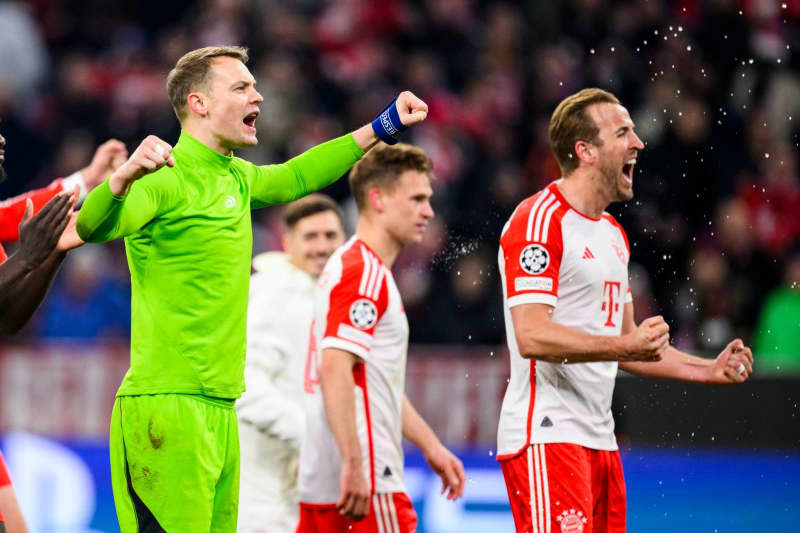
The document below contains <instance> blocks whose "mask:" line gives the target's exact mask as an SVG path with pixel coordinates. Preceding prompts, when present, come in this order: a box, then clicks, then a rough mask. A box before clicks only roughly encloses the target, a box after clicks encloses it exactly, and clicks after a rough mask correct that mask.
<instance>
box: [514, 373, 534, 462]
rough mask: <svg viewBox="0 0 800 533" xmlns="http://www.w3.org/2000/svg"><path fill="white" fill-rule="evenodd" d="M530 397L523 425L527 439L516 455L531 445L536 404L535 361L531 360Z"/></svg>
mask: <svg viewBox="0 0 800 533" xmlns="http://www.w3.org/2000/svg"><path fill="white" fill-rule="evenodd" d="M530 373H531V397H530V400H529V403H528V422H527V423H526V424H525V429H526V432H527V434H528V437H527V438H526V439H525V445H524V446H522V448H521V449H520V450H519V452H517V453H522V452H523V451H524V450H525V448H526V447H527V446H528V445H529V444H530V443H531V431H532V429H533V428H532V425H533V404H534V403H536V359H531V368H530Z"/></svg>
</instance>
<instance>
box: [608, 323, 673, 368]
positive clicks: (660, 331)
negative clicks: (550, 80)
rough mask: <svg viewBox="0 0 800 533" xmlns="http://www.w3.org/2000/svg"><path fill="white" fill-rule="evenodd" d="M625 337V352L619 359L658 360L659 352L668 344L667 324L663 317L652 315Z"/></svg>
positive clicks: (659, 357) (662, 351)
mask: <svg viewBox="0 0 800 533" xmlns="http://www.w3.org/2000/svg"><path fill="white" fill-rule="evenodd" d="M626 337H627V340H628V343H627V350H626V352H627V353H626V354H625V355H624V356H622V357H620V358H619V360H620V361H660V360H661V354H663V353H664V350H666V349H667V347H668V346H669V326H668V325H667V323H666V322H665V321H664V318H663V317H661V316H652V317H650V318H648V319H645V320H643V321H642V323H641V324H639V327H637V328H636V330H634V331H632V332H631V333H629V334H628V335H626Z"/></svg>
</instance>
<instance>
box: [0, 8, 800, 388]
mask: <svg viewBox="0 0 800 533" xmlns="http://www.w3.org/2000/svg"><path fill="white" fill-rule="evenodd" d="M211 44H242V45H245V46H248V47H249V49H250V56H251V60H250V63H249V66H250V68H251V70H252V71H253V73H254V75H255V76H256V78H257V80H258V89H259V91H260V92H261V93H262V95H263V96H264V103H263V104H262V105H261V116H260V117H259V119H258V123H257V126H258V131H259V139H260V144H259V146H258V147H256V148H254V149H250V150H247V151H242V152H241V153H240V154H239V155H241V156H242V157H245V158H247V159H250V160H252V161H254V162H256V163H271V162H281V161H283V160H285V159H287V158H289V157H291V156H293V155H295V154H297V153H299V152H301V151H303V150H305V149H307V148H309V147H311V146H313V145H315V144H318V143H319V142H322V141H324V140H327V139H329V138H332V137H334V136H338V135H341V134H343V133H345V132H347V131H350V130H353V129H355V128H356V127H358V126H360V125H362V124H364V123H366V122H368V121H370V120H371V119H372V118H373V117H374V115H375V114H376V113H377V112H378V111H380V110H381V109H382V108H383V107H384V106H385V105H386V103H387V102H388V101H389V100H391V98H393V97H394V96H395V95H396V94H397V92H398V91H399V90H403V89H409V90H412V91H413V92H415V93H416V94H417V95H418V96H420V97H421V98H423V99H424V100H425V101H426V102H427V103H428V105H429V106H430V114H429V118H428V120H427V121H426V122H425V123H424V124H423V125H422V126H420V127H415V128H414V129H413V130H412V131H411V132H410V135H408V137H407V139H406V140H407V141H408V142H411V143H414V144H417V145H419V146H421V147H422V148H424V149H425V150H426V151H427V152H428V154H430V155H431V157H432V158H433V161H434V165H435V173H436V178H437V180H436V184H435V197H434V207H435V209H436V213H437V218H436V219H435V223H434V224H432V225H431V226H430V227H429V230H428V235H427V237H426V240H425V242H424V243H423V244H422V245H421V246H418V247H415V248H413V249H410V250H408V251H407V252H405V253H404V254H403V255H402V256H401V257H400V259H399V260H398V262H397V266H396V268H395V276H396V278H397V281H398V284H399V286H400V289H401V291H402V293H403V297H404V301H405V305H406V310H407V312H408V315H409V320H410V324H411V337H412V342H415V343H450V344H453V343H457V344H463V345H501V344H503V343H504V326H503V313H502V297H501V290H500V282H499V276H498V273H497V263H496V254H497V242H498V238H499V234H500V230H501V228H502V226H503V224H504V223H505V221H506V219H507V218H508V217H509V215H510V214H511V212H512V210H513V209H514V207H515V206H516V205H517V204H518V203H519V202H520V201H521V200H522V199H523V198H525V197H526V196H528V195H530V194H533V193H534V192H536V191H537V190H539V189H540V188H542V187H543V186H545V185H546V184H547V183H548V182H550V181H551V180H553V179H556V178H558V177H559V170H558V167H557V165H556V163H555V160H554V159H553V157H552V156H551V154H550V149H549V144H548V134H547V130H548V121H549V117H550V113H551V112H552V110H553V109H554V107H555V105H556V104H557V103H558V102H559V101H560V100H561V99H562V98H563V97H565V96H567V95H569V94H571V93H573V92H575V91H577V90H579V89H581V88H583V87H587V86H597V87H602V88H604V89H607V90H610V91H612V92H614V93H615V94H616V95H617V96H618V97H619V98H620V99H621V100H622V102H623V104H624V105H626V106H627V107H628V109H629V110H630V111H631V115H632V117H633V119H634V121H635V123H636V125H637V131H638V132H639V134H640V136H641V137H642V139H643V140H644V141H645V143H646V149H645V150H644V151H643V153H642V154H641V155H640V157H639V164H638V165H637V168H636V174H635V177H634V187H635V192H636V198H635V199H634V200H633V201H631V202H628V203H626V204H619V205H613V206H612V207H611V208H610V211H611V212H612V213H613V214H614V215H615V216H617V217H618V218H619V220H620V221H621V222H622V224H623V225H624V227H625V228H626V231H627V233H628V236H629V240H630V243H631V246H632V261H633V262H632V264H631V270H630V271H631V276H632V281H633V284H632V288H633V292H634V295H635V308H636V313H637V318H638V319H642V318H644V317H646V316H650V315H653V314H657V313H660V314H663V315H665V317H666V318H667V320H668V322H669V323H670V324H671V326H672V336H673V339H674V343H675V344H676V345H678V346H679V347H681V348H684V349H688V350H693V351H698V352H701V353H708V354H712V353H715V352H716V351H718V350H719V349H720V348H721V347H722V346H724V344H726V343H727V342H728V341H729V340H730V339H731V338H733V337H734V336H739V337H742V338H743V339H745V341H746V342H748V343H753V345H754V351H755V352H756V354H757V357H758V369H759V372H776V373H783V372H792V371H797V372H800V246H799V245H798V241H800V161H799V158H798V155H799V154H800V149H799V148H798V146H800V3H798V2H795V1H793V0H787V2H786V3H782V2H781V1H779V0H703V1H701V0H648V1H641V0H630V1H611V0H564V1H558V2H550V1H548V2H538V1H537V2H534V1H529V2H501V1H479V0H380V1H377V0H375V1H370V0H341V1H336V2H333V1H323V0H258V1H256V0H207V1H205V2H186V1H170V2H157V1H153V0H140V1H137V2H105V1H102V0H73V1H69V2H66V1H60V0H31V1H29V2H26V3H23V2H14V1H0V117H2V122H0V132H2V134H3V136H4V137H6V139H7V142H8V144H7V146H6V162H5V167H6V169H7V171H8V174H9V178H10V179H9V180H8V181H7V182H6V183H4V184H2V185H0V198H6V197H9V196H12V195H14V194H18V193H21V192H24V191H26V190H29V189H31V188H34V187H38V186H44V185H46V184H47V183H49V182H50V181H51V180H52V179H54V178H56V177H59V176H64V175H67V174H69V173H71V172H73V171H75V170H77V169H79V168H81V167H82V166H84V165H86V164H87V163H88V161H89V160H90V158H91V154H92V153H93V151H94V149H95V147H96V146H97V145H98V144H99V143H101V142H102V141H104V140H105V139H107V138H110V137H115V138H118V139H121V140H123V141H124V142H125V143H126V144H127V145H128V149H129V150H133V149H134V148H135V147H136V146H137V145H138V143H139V142H140V140H141V139H142V138H144V137H145V136H146V135H148V134H155V135H158V136H159V137H161V138H163V139H165V140H167V141H168V142H174V141H175V140H176V139H177V136H178V133H179V129H178V123H177V120H176V118H175V116H174V114H173V112H172V109H171V107H170V105H169V102H168V100H167V97H166V91H165V88H164V82H165V76H166V74H167V72H168V71H169V70H170V68H171V67H172V66H173V65H174V64H175V62H176V60H177V59H178V58H179V57H180V56H181V55H182V54H183V53H185V52H186V51H188V50H190V49H193V48H197V47H200V46H205V45H211ZM328 192H329V193H330V194H331V195H332V196H334V197H335V198H336V199H337V200H338V201H340V202H342V204H343V205H344V206H345V208H346V211H347V212H348V214H349V217H350V219H351V220H354V216H355V210H354V206H353V205H352V202H351V200H350V199H349V193H348V189H347V185H346V181H341V182H339V183H337V184H336V185H334V186H332V187H331V188H330V189H329V190H328ZM279 215H280V209H279V208H268V209H265V210H262V211H258V212H255V213H254V229H255V235H254V243H255V250H254V252H256V253H257V252H260V251H263V250H267V249H277V248H279V236H280V232H281V227H280V216H279ZM12 248H13V246H12ZM129 305H130V287H129V281H128V272H127V264H126V261H125V256H124V248H123V246H122V243H121V242H116V243H111V244H107V245H89V246H84V247H82V248H80V249H78V250H76V251H75V252H73V253H71V254H70V256H69V258H68V260H67V262H66V264H65V265H64V268H63V270H62V272H61V273H60V274H59V277H58V278H57V280H56V282H55V286H54V288H53V290H52V291H51V292H50V294H49V295H48V297H47V299H46V300H45V303H44V304H43V306H42V308H41V309H40V310H39V311H38V313H37V316H36V319H35V321H34V322H33V323H32V324H31V325H30V326H29V327H28V328H27V329H26V330H25V333H24V335H25V336H26V338H27V339H28V340H33V341H37V340H48V339H63V338H74V339H80V340H81V341H90V340H91V339H100V340H103V341H105V340H108V339H110V338H111V339H113V338H119V339H122V340H124V339H126V338H127V336H128V334H129V320H130V311H129Z"/></svg>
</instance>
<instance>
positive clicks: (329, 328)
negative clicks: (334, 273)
mask: <svg viewBox="0 0 800 533" xmlns="http://www.w3.org/2000/svg"><path fill="white" fill-rule="evenodd" d="M341 262H342V275H341V277H340V278H339V282H338V283H337V284H336V285H335V286H334V287H333V288H332V289H331V292H330V300H329V306H328V315H327V317H326V320H325V332H324V334H323V338H327V337H334V338H339V339H342V340H344V341H347V342H350V343H354V344H356V345H358V346H360V347H362V348H363V349H364V350H366V351H367V352H368V351H369V349H370V346H369V344H370V342H371V337H372V335H373V333H374V332H375V327H376V326H377V324H378V322H379V321H380V319H381V317H382V316H383V314H384V313H385V311H386V307H387V306H388V305H389V289H388V287H387V285H386V266H385V265H384V264H383V262H382V261H381V260H380V258H379V257H378V256H377V255H376V254H375V253H374V252H372V251H371V250H370V249H369V247H368V246H367V245H366V244H364V243H363V242H362V241H361V240H359V239H355V240H354V241H353V243H352V245H351V246H350V248H349V249H348V250H347V251H345V252H344V253H343V254H342V256H341ZM340 327H344V328H346V330H347V331H350V332H352V333H353V334H352V335H346V334H343V332H342V330H341V329H340ZM347 328H350V329H347ZM359 339H360V340H359Z"/></svg>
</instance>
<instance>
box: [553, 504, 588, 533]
mask: <svg viewBox="0 0 800 533" xmlns="http://www.w3.org/2000/svg"><path fill="white" fill-rule="evenodd" d="M556 520H558V523H559V524H561V533H583V524H585V523H586V517H585V516H583V512H582V511H577V512H576V511H575V509H570V510H569V511H561V514H560V515H558V516H557V517H556Z"/></svg>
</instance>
